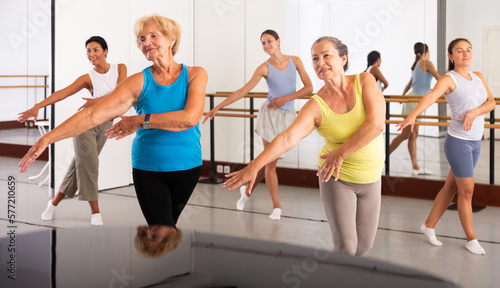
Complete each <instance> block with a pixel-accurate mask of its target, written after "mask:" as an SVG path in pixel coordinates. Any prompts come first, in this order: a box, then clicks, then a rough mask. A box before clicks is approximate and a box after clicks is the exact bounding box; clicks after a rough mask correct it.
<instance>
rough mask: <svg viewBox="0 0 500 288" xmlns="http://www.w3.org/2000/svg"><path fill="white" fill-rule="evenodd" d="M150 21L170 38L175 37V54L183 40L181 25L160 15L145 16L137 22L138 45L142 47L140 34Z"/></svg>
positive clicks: (135, 31)
mask: <svg viewBox="0 0 500 288" xmlns="http://www.w3.org/2000/svg"><path fill="white" fill-rule="evenodd" d="M149 23H155V24H156V26H157V27H158V28H159V29H160V32H161V33H162V34H163V35H165V36H166V37H168V38H169V39H172V38H174V37H175V39H176V40H175V43H174V46H172V55H175V53H177V50H178V49H179V43H180V42H181V26H180V25H179V23H177V22H175V21H174V20H172V19H170V18H167V17H163V16H159V15H152V16H144V17H142V18H140V19H139V20H137V21H136V22H135V25H134V33H135V37H136V41H137V47H141V41H140V39H139V36H140V35H141V33H142V30H143V29H144V26H146V25H147V24H149Z"/></svg>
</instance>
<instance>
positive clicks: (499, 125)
mask: <svg viewBox="0 0 500 288" xmlns="http://www.w3.org/2000/svg"><path fill="white" fill-rule="evenodd" d="M385 123H386V124H399V123H401V121H397V120H385ZM415 125H423V126H440V127H448V126H449V125H450V122H421V121H415ZM484 128H491V129H498V128H500V124H489V123H485V124H484Z"/></svg>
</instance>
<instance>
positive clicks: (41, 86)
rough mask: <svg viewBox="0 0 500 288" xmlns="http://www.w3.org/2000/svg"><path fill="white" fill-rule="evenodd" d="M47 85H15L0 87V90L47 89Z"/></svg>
mask: <svg viewBox="0 0 500 288" xmlns="http://www.w3.org/2000/svg"><path fill="white" fill-rule="evenodd" d="M47 87H49V85H16V86H0V88H47Z"/></svg>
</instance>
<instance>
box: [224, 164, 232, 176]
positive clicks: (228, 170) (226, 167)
mask: <svg viewBox="0 0 500 288" xmlns="http://www.w3.org/2000/svg"><path fill="white" fill-rule="evenodd" d="M224 173H226V174H227V173H231V168H229V166H224Z"/></svg>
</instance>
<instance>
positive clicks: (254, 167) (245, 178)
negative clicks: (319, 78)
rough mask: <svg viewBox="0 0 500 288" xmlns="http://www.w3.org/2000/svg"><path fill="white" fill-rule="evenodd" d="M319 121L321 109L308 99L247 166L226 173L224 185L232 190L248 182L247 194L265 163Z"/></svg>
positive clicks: (307, 132) (283, 150)
mask: <svg viewBox="0 0 500 288" xmlns="http://www.w3.org/2000/svg"><path fill="white" fill-rule="evenodd" d="M320 121H321V111H320V110H319V106H318V104H317V103H316V100H314V99H310V100H309V101H308V102H307V103H306V104H305V105H304V107H302V109H301V110H300V112H299V114H298V115H297V118H296V119H295V120H294V121H293V123H292V124H291V125H290V127H288V129H286V130H285V131H284V132H283V133H281V134H279V135H278V136H276V138H274V140H273V141H272V142H271V144H269V146H267V148H266V149H264V151H262V153H260V155H259V156H258V157H257V158H255V159H254V160H253V161H252V162H250V164H248V166H247V167H245V168H243V169H242V170H240V171H237V172H233V173H230V174H228V175H226V177H229V178H228V180H227V181H226V182H225V183H224V187H229V190H234V189H236V188H238V187H239V186H241V185H243V184H244V183H249V184H248V186H247V194H250V191H252V189H253V186H254V184H255V177H256V176H257V173H258V172H259V170H260V169H261V168H262V167H264V166H265V165H266V164H267V163H269V162H271V161H273V160H274V159H277V158H278V157H279V156H280V155H282V154H283V153H285V152H286V151H288V150H290V149H292V148H293V147H294V146H295V145H297V143H298V142H299V141H300V140H301V139H303V138H304V137H306V136H307V135H309V134H311V132H312V131H313V130H314V127H315V126H317V125H318V124H319V123H320Z"/></svg>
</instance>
